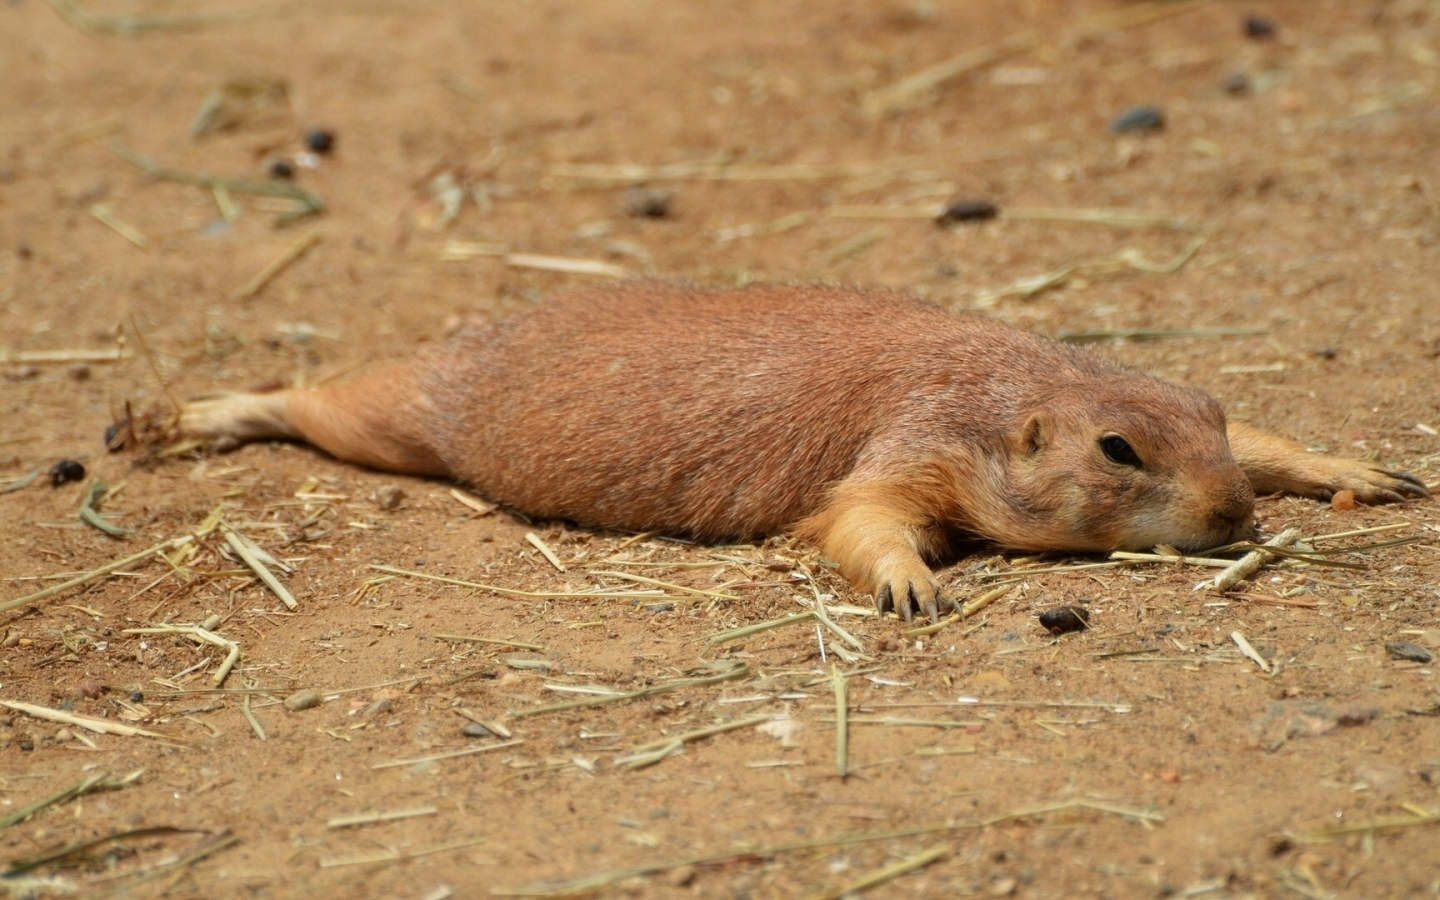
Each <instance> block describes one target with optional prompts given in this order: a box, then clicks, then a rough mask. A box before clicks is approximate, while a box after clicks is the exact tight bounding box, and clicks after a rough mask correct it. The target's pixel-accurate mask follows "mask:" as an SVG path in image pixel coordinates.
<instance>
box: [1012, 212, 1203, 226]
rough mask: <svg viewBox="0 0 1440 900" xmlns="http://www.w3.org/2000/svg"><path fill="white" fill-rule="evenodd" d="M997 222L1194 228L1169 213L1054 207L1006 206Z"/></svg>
mask: <svg viewBox="0 0 1440 900" xmlns="http://www.w3.org/2000/svg"><path fill="white" fill-rule="evenodd" d="M1000 218H1002V219H1010V220H1012V221H1017V222H1084V223H1087V224H1092V225H1112V226H1114V227H1116V228H1152V227H1162V228H1170V229H1173V230H1175V231H1194V230H1195V226H1193V225H1190V224H1188V223H1187V222H1186V221H1185V220H1184V219H1178V218H1176V217H1175V216H1173V215H1171V214H1169V213H1159V212H1151V211H1149V210H1144V209H1115V208H1108V209H1106V208H1101V209H1085V208H1069V209H1062V208H1058V207H1041V206H1036V207H1021V206H1010V207H1005V208H1002V209H1001V210H1000Z"/></svg>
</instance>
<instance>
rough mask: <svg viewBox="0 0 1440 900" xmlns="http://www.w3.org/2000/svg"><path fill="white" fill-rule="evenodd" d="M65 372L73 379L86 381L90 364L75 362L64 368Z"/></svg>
mask: <svg viewBox="0 0 1440 900" xmlns="http://www.w3.org/2000/svg"><path fill="white" fill-rule="evenodd" d="M65 374H66V375H69V376H70V377H71V379H73V380H75V381H87V380H89V378H90V366H89V365H88V364H86V363H76V364H75V365H73V366H71V367H70V368H68V369H66V370H65Z"/></svg>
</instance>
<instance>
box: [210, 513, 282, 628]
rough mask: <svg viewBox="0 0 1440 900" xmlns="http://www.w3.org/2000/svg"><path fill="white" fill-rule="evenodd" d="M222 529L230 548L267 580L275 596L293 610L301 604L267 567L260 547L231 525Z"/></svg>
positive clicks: (263, 579)
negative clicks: (261, 556)
mask: <svg viewBox="0 0 1440 900" xmlns="http://www.w3.org/2000/svg"><path fill="white" fill-rule="evenodd" d="M220 530H221V533H222V534H223V535H224V536H225V543H227V544H229V545H230V549H231V550H234V551H235V555H236V556H239V557H240V559H241V561H243V562H244V563H245V565H247V566H249V567H250V569H251V571H253V572H254V573H255V574H256V575H257V576H259V578H260V580H261V581H263V582H265V586H266V587H268V588H269V589H270V590H271V591H273V592H274V594H275V596H277V597H279V598H280V602H282V603H284V604H285V608H286V609H291V610H293V609H295V608H296V607H297V606H299V605H300V604H298V603H296V602H295V598H294V597H293V596H292V595H291V594H290V592H289V591H288V590H286V588H285V585H283V584H281V583H280V579H278V578H276V577H275V575H274V573H272V572H271V571H270V570H269V569H268V568H266V567H265V563H264V562H262V561H261V559H260V553H263V552H264V551H261V550H260V548H259V547H256V546H255V545H254V544H252V543H250V541H249V540H247V539H246V537H245V536H244V535H242V534H241V533H240V532H238V531H236V530H235V529H233V528H231V527H230V526H229V525H223V524H222V525H221V526H220ZM257 551H259V552H257Z"/></svg>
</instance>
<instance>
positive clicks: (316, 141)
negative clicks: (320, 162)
mask: <svg viewBox="0 0 1440 900" xmlns="http://www.w3.org/2000/svg"><path fill="white" fill-rule="evenodd" d="M305 146H307V147H309V148H310V149H311V150H314V151H315V152H316V153H319V154H321V155H322V156H323V155H325V154H326V153H329V152H330V151H331V150H334V149H335V132H333V131H331V130H329V129H328V128H312V129H310V130H309V131H307V132H305Z"/></svg>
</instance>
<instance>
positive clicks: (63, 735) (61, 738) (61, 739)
mask: <svg viewBox="0 0 1440 900" xmlns="http://www.w3.org/2000/svg"><path fill="white" fill-rule="evenodd" d="M73 740H75V735H74V734H73V733H72V732H71V731H70V729H68V728H62V729H60V730H59V731H57V732H55V743H57V744H64V743H68V742H69V741H73Z"/></svg>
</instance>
